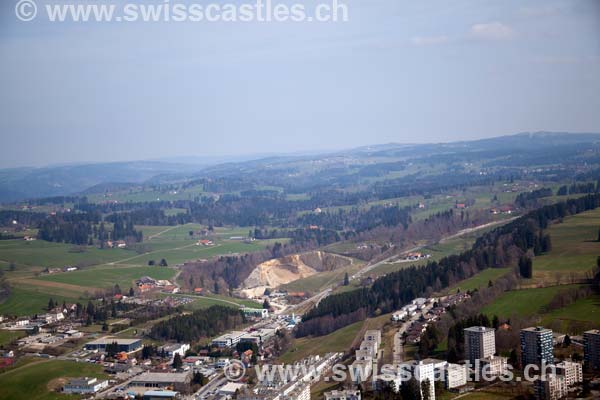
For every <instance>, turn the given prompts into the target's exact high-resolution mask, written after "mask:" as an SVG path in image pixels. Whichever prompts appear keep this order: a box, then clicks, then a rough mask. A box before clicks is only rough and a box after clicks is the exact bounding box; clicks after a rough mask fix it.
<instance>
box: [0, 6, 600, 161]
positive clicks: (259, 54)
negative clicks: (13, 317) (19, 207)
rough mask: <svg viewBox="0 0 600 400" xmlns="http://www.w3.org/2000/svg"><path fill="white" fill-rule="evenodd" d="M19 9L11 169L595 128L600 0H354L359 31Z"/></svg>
mask: <svg viewBox="0 0 600 400" xmlns="http://www.w3.org/2000/svg"><path fill="white" fill-rule="evenodd" d="M57 1H58V0H56V1H53V2H54V3H56V2H57ZM100 1H101V0H98V2H100ZM105 1H106V0H105ZM251 1H254V0H248V1H247V2H251ZM273 1H276V0H273ZM286 1H288V0H286ZM324 1H326V0H324ZM70 2H72V1H70ZM182 2H186V1H182ZM199 2H206V1H205V0H201V1H199ZM235 2H241V0H235ZM15 3H16V0H14V1H13V0H2V2H1V4H0V61H1V63H0V135H1V140H2V146H1V148H2V157H1V159H0V166H2V167H9V166H22V165H43V164H49V163H62V162H73V161H109V160H131V159H147V158H157V157H172V156H178V155H206V154H218V155H223V154H247V153H253V152H261V153H264V152H294V151H306V150H318V149H335V148H348V147H352V146H357V145H364V144H374V143H385V142H429V141H451V140H455V139H467V138H479V137H490V136H496V135H503V134H510V133H517V132H522V131H538V130H552V131H579V132H600V2H598V1H596V0H589V1H583V0H568V1H548V0H542V1H526V0H514V1H513V0H496V1H486V0H470V1H448V0H440V1H431V0H418V1H412V0H360V1H359V0H347V1H346V3H347V4H348V8H349V11H350V15H349V17H350V21H349V22H346V23H341V22H339V23H258V22H256V23H206V22H203V23H174V22H172V23H130V24H118V23H112V24H108V23H104V24H101V23H87V24H74V23H70V24H69V23H62V24H61V23H54V24H51V23H49V22H43V21H38V20H36V21H33V22H28V23H25V22H19V21H17V19H16V17H15V13H14V7H15ZM43 3H44V1H43V0H39V1H38V5H41V4H43ZM113 3H121V1H117V0H114V1H113ZM304 3H306V4H313V3H314V1H313V0H310V1H305V2H304Z"/></svg>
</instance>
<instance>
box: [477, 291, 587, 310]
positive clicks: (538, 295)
mask: <svg viewBox="0 0 600 400" xmlns="http://www.w3.org/2000/svg"><path fill="white" fill-rule="evenodd" d="M572 287H576V285H562V286H550V287H546V288H539V289H522V290H512V291H510V292H505V293H504V294H503V295H501V296H500V297H499V298H498V299H496V301H494V302H493V303H492V304H489V305H487V306H485V307H484V308H483V309H482V312H483V313H484V314H487V315H488V316H490V317H491V316H493V315H498V316H501V317H507V318H509V317H511V316H512V315H516V316H533V315H536V314H539V313H540V312H542V311H543V310H542V307H544V306H545V305H547V304H548V303H549V302H550V300H552V298H553V297H554V296H555V295H556V294H557V293H558V292H560V291H561V290H566V289H569V288H572Z"/></svg>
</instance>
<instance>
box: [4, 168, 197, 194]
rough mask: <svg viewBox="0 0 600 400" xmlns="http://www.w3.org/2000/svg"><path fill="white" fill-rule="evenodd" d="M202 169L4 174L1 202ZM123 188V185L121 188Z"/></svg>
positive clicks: (9, 171) (33, 170) (18, 171)
mask: <svg viewBox="0 0 600 400" xmlns="http://www.w3.org/2000/svg"><path fill="white" fill-rule="evenodd" d="M199 169H200V167H198V166H190V165H186V164H174V163H165V162H158V161H133V162H118V163H102V164H85V165H67V166H58V167H45V168H19V169H16V168H14V169H5V170H0V202H9V201H16V200H23V199H28V198H39V197H50V196H62V195H69V194H75V193H80V192H83V191H85V190H86V189H89V188H92V187H95V186H96V190H101V186H97V185H102V184H107V183H110V182H130V183H142V182H145V181H147V180H148V179H151V178H153V177H155V176H158V175H161V174H173V173H178V174H181V173H185V174H191V173H193V172H196V171H198V170H199ZM121 185H122V184H121Z"/></svg>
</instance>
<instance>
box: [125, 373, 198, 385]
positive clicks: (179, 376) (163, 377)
mask: <svg viewBox="0 0 600 400" xmlns="http://www.w3.org/2000/svg"><path fill="white" fill-rule="evenodd" d="M188 378H189V373H187V372H173V373H172V372H144V373H143V374H141V375H139V376H136V377H135V378H133V379H132V382H164V383H171V382H180V383H185V382H186V381H187V380H188Z"/></svg>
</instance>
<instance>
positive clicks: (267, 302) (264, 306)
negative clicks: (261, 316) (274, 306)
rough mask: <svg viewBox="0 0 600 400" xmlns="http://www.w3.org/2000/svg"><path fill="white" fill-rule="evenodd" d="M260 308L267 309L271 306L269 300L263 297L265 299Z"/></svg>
mask: <svg viewBox="0 0 600 400" xmlns="http://www.w3.org/2000/svg"><path fill="white" fill-rule="evenodd" d="M262 308H264V309H265V310H268V309H270V308H271V305H270V304H269V300H268V299H265V301H263V305H262Z"/></svg>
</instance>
